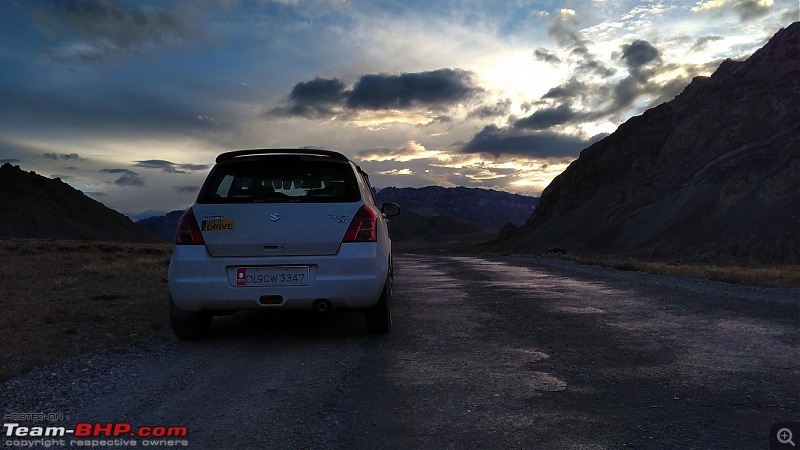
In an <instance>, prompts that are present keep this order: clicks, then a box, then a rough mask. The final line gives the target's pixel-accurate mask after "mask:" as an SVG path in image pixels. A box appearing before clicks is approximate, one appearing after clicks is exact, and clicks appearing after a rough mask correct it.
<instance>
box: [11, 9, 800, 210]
mask: <svg viewBox="0 0 800 450" xmlns="http://www.w3.org/2000/svg"><path fill="white" fill-rule="evenodd" d="M797 20H800V13H799V12H798V1H797V0H691V1H657V0H614V1H612V0H574V1H564V0H561V1H555V0H543V1H522V0H516V1H497V0H491V1H481V0H465V1H448V0H443V1H438V0H423V1H417V0H409V1H401V0H396V1H380V0H377V1H367V0H365V1H357V0H354V1H351V0H327V1H324V0H192V1H189V0H185V1H184V0H172V1H145V0H142V1H138V0H137V1H121V0H120V1H117V0H80V1H79V0H72V1H66V0H52V1H44V0H31V1H28V0H25V1H23V0H19V1H13V0H0V164H2V163H6V162H8V163H11V164H14V165H19V166H20V167H21V168H22V169H25V170H28V171H35V172H36V173H38V174H41V175H44V176H47V177H52V178H55V177H58V178H60V179H61V180H62V181H64V182H66V183H69V184H70V185H71V186H73V187H75V188H76V189H79V190H81V191H83V192H85V193H86V194H87V195H89V196H91V197H92V198H94V199H95V200H98V201H100V202H102V203H104V204H106V205H107V206H109V207H111V208H114V209H116V210H118V211H120V212H122V213H124V214H127V215H128V216H130V217H132V218H134V219H138V218H143V217H147V216H150V215H155V214H162V213H164V212H167V211H171V210H175V209H183V208H186V207H187V206H189V205H191V204H192V202H193V201H194V199H195V197H196V195H197V191H198V188H199V186H200V185H201V184H202V182H203V180H204V179H205V177H206V175H207V174H208V171H209V170H210V168H211V167H212V165H213V162H214V158H215V157H216V156H217V155H218V154H219V153H222V152H225V151H230V150H238V149H249V148H281V147H283V148H285V147H313V148H325V149H329V150H335V151H339V152H342V153H344V154H345V155H347V156H348V157H350V158H351V159H353V160H354V161H356V162H357V163H358V164H360V165H361V166H362V168H364V169H365V170H366V171H367V172H368V173H370V176H371V180H372V184H373V185H374V186H376V187H387V186H397V187H422V186H428V185H439V186H445V187H450V186H467V187H482V188H487V189H496V190H502V191H507V192H512V193H520V194H526V195H539V194H540V193H541V191H542V190H543V189H544V188H545V187H546V186H547V184H548V183H549V182H550V181H551V180H552V179H553V178H554V177H555V176H557V175H558V174H559V173H561V172H562V171H563V170H564V169H565V168H566V167H567V165H568V164H569V163H570V162H572V161H573V160H575V159H576V158H577V157H578V155H579V153H580V151H581V150H582V149H584V148H586V147H588V146H589V145H591V144H592V143H594V142H597V141H598V140H600V139H602V138H603V137H604V136H607V135H608V134H609V133H612V132H613V131H614V130H615V129H616V128H617V127H618V126H619V125H620V124H621V123H623V122H625V121H626V120H627V119H629V118H630V117H632V116H635V115H638V114H641V113H643V112H644V111H645V110H647V109H649V108H651V107H654V106H656V105H658V104H660V103H663V102H665V101H669V100H671V99H672V98H674V97H675V96H676V95H677V94H679V93H680V92H681V91H682V90H683V89H684V88H685V87H686V85H687V84H689V82H690V81H691V80H692V78H693V77H695V76H708V75H710V74H712V73H713V72H714V70H715V69H716V68H717V67H718V66H719V64H720V63H721V62H722V61H723V60H724V59H726V58H733V59H744V58H746V57H747V56H748V55H750V54H751V53H752V52H754V51H755V50H757V49H758V48H760V47H762V46H763V45H764V44H765V43H766V42H767V40H769V38H770V37H771V36H772V35H773V34H775V32H777V31H778V30H779V29H780V28H782V27H786V26H788V25H789V24H791V23H792V22H795V21H797Z"/></svg>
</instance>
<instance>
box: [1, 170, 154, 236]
mask: <svg viewBox="0 0 800 450" xmlns="http://www.w3.org/2000/svg"><path fill="white" fill-rule="evenodd" d="M0 209H2V211H3V215H4V218H5V219H6V220H3V221H2V222H0V237H4V238H36V239H68V240H93V241H119V242H140V243H152V242H163V240H161V239H160V238H158V237H157V236H155V235H152V234H150V233H149V232H148V231H146V230H144V229H142V228H140V227H139V226H138V225H136V224H135V223H134V222H133V221H131V220H130V219H129V218H128V217H126V216H124V215H123V214H121V213H119V212H117V211H115V210H113V209H111V208H109V207H107V206H105V205H103V204H102V203H100V202H98V201H97V200H94V199H92V198H89V197H87V196H86V195H85V194H84V193H83V192H81V191H79V190H77V189H75V188H73V187H72V186H70V185H68V184H66V183H64V182H63V181H61V179H58V178H55V179H51V178H46V177H44V176H41V175H38V174H36V173H35V172H26V171H24V170H22V169H21V168H20V167H19V166H12V165H11V164H9V163H6V164H3V165H2V166H0Z"/></svg>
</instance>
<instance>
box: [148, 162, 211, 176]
mask: <svg viewBox="0 0 800 450" xmlns="http://www.w3.org/2000/svg"><path fill="white" fill-rule="evenodd" d="M134 166H135V167H141V168H143V169H159V170H161V171H163V172H166V173H191V171H192V170H206V169H208V168H209V167H211V166H209V165H207V164H177V163H174V162H171V161H165V160H163V159H148V160H144V161H136V164H134Z"/></svg>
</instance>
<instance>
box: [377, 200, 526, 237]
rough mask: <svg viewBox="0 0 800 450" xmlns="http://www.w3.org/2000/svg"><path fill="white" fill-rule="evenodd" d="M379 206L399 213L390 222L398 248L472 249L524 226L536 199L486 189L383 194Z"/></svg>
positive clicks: (392, 235)
mask: <svg viewBox="0 0 800 450" xmlns="http://www.w3.org/2000/svg"><path fill="white" fill-rule="evenodd" d="M375 200H376V201H377V203H378V205H380V204H382V203H387V202H391V203H397V204H399V205H400V208H401V211H402V213H401V214H400V215H399V216H397V217H393V218H392V219H391V220H390V221H389V233H390V235H391V237H392V240H393V242H394V243H395V244H396V246H397V247H398V248H401V249H404V248H418V247H447V246H453V245H461V246H463V245H465V244H475V243H479V242H483V241H488V240H491V239H495V238H497V237H498V235H499V234H500V232H501V231H503V232H504V233H505V232H509V231H510V230H513V229H516V228H517V227H518V226H521V225H522V224H524V223H525V221H526V220H527V218H528V217H529V216H530V214H531V211H533V208H534V207H535V206H536V203H537V201H538V200H539V199H538V198H537V197H528V196H524V195H519V194H509V193H507V192H501V191H494V190H489V189H479V188H466V187H454V188H444V187H440V186H428V187H423V188H396V187H388V188H383V189H381V190H379V191H378V192H377V194H375Z"/></svg>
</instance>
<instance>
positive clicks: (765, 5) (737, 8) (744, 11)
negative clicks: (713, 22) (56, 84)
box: [692, 0, 773, 21]
mask: <svg viewBox="0 0 800 450" xmlns="http://www.w3.org/2000/svg"><path fill="white" fill-rule="evenodd" d="M772 5H773V0H707V1H704V2H701V3H699V4H698V5H697V6H695V7H694V8H692V11H693V12H696V13H704V12H709V13H712V14H716V15H719V14H722V13H725V12H728V11H732V12H734V13H735V14H737V15H738V16H739V18H740V19H741V20H742V21H750V20H753V19H758V18H759V17H763V16H765V15H766V14H767V13H769V10H770V8H771V7H772Z"/></svg>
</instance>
